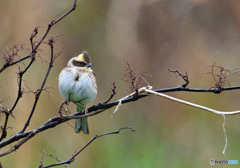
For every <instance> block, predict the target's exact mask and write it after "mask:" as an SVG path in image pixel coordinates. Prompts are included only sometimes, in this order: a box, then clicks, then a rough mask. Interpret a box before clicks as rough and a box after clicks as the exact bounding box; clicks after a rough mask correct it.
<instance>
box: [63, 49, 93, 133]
mask: <svg viewBox="0 0 240 168" xmlns="http://www.w3.org/2000/svg"><path fill="white" fill-rule="evenodd" d="M91 66H92V65H91V59H90V57H89V55H88V53H87V52H86V51H84V52H83V53H81V54H80V55H79V56H77V57H73V58H71V59H70V60H69V61H68V64H67V67H66V68H64V69H63V70H62V71H61V73H60V74H59V84H58V87H59V91H60V94H61V96H62V98H63V99H65V100H68V101H71V102H73V103H75V104H76V105H77V112H78V113H80V112H82V111H83V109H84V108H86V104H87V103H90V102H92V101H93V100H94V99H95V98H96V95H97V83H96V78H95V75H94V73H93V71H92V69H91ZM85 112H86V109H85ZM81 130H82V131H83V133H84V134H89V130H88V123H87V117H84V118H79V119H76V121H75V132H76V133H79V132H80V131H81Z"/></svg>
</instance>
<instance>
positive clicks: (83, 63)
mask: <svg viewBox="0 0 240 168" xmlns="http://www.w3.org/2000/svg"><path fill="white" fill-rule="evenodd" d="M78 65H79V66H80V67H83V66H85V65H86V64H85V62H78Z"/></svg>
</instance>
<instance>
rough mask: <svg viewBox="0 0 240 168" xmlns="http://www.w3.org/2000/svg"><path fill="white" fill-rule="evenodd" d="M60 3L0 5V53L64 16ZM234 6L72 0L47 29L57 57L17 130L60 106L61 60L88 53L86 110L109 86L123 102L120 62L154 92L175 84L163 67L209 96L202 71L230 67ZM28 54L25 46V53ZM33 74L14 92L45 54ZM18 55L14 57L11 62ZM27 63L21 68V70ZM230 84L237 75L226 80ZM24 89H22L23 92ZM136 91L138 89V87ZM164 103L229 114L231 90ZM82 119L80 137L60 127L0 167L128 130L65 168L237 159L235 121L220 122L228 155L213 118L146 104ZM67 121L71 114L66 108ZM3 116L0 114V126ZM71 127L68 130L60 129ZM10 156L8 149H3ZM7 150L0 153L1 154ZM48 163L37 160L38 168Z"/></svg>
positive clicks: (5, 94) (13, 72) (20, 108)
mask: <svg viewBox="0 0 240 168" xmlns="http://www.w3.org/2000/svg"><path fill="white" fill-rule="evenodd" d="M72 3H73V1H66V0H65V1H64V0H61V1H60V0H51V1H48V0H41V1H31V0H25V1H21V0H15V1H13V0H8V1H6V0H0V50H1V51H2V52H4V51H5V49H6V47H7V46H9V47H11V46H13V45H15V44H18V43H26V45H28V46H29V40H28V39H29V37H30V34H31V32H32V30H33V29H34V28H35V27H38V26H40V27H41V28H40V29H39V35H38V36H37V38H40V37H41V36H42V35H43V33H44V32H45V30H46V28H47V24H48V23H49V22H50V21H51V20H53V19H56V18H58V17H59V16H60V15H62V14H63V13H64V12H66V11H67V10H69V9H70V8H71V7H72ZM239 7H240V1H235V0H228V1H226V0H211V1H208V0H181V1H179V0H147V1H146V0H79V1H78V2H77V8H76V10H75V11H74V12H73V13H71V14H70V15H69V16H67V18H64V20H62V21H61V22H60V23H58V24H56V25H55V26H54V27H53V28H52V30H51V32H50V34H49V36H56V35H60V34H61V36H60V37H59V38H58V40H57V43H56V44H55V53H57V52H58V51H60V50H61V48H63V52H62V54H61V55H60V56H59V57H58V58H57V59H56V61H55V62H54V67H53V69H52V70H51V74H50V76H49V78H48V81H47V83H46V87H50V88H49V89H48V90H49V94H48V93H47V92H43V94H42V95H41V98H40V100H39V103H38V106H37V108H36V111H35V114H34V116H33V119H32V120H31V123H30V126H29V127H28V129H27V130H31V129H34V128H37V127H39V126H41V125H42V124H43V123H44V122H46V121H47V120H48V119H49V118H51V117H53V116H56V115H58V109H59V107H60V104H61V103H62V101H63V100H62V98H61V96H60V94H59V92H58V74H59V73H60V71H61V70H62V69H63V68H64V67H65V66H66V64H67V62H68V60H69V59H70V58H71V57H73V56H76V55H78V54H79V53H80V52H82V51H83V50H86V51H88V52H89V54H90V56H91V59H92V65H93V70H94V72H95V74H96V78H97V84H98V96H97V99H96V100H95V101H94V102H93V103H92V104H89V105H88V106H91V105H93V104H95V103H99V102H103V101H105V100H106V99H108V98H109V96H110V94H111V84H112V82H115V83H116V86H117V90H116V91H117V95H116V96H115V97H114V98H113V100H117V99H120V98H122V97H123V96H125V95H126V94H129V91H128V89H129V86H130V85H129V84H128V83H126V82H124V81H123V80H122V78H123V75H124V72H125V67H126V63H125V62H124V61H128V62H129V63H130V64H131V66H132V68H133V69H134V70H136V71H138V72H140V73H141V74H149V75H151V77H150V76H149V75H145V76H144V77H145V79H146V80H147V81H148V82H149V83H150V84H151V85H152V86H153V88H154V89H160V88H168V87H175V86H178V85H181V84H183V81H182V80H181V79H180V78H175V76H174V75H172V74H170V73H169V72H168V69H169V68H172V69H178V70H179V71H181V72H183V73H185V72H188V75H189V79H190V84H189V86H188V87H192V88H210V87H211V86H213V85H214V81H213V79H212V77H211V76H210V75H203V76H202V77H200V75H201V73H203V72H207V71H209V69H205V67H206V66H209V65H212V64H213V63H214V62H216V64H218V65H221V66H223V67H225V68H229V69H233V68H238V67H239V61H240V57H239V53H240V47H239V45H240V34H239V33H240V11H239ZM29 47H30V46H29ZM41 49H42V50H44V51H40V52H39V53H40V55H41V58H40V57H38V58H37V60H36V62H34V64H33V66H32V67H31V68H30V69H29V71H28V72H27V73H26V74H25V76H24V80H25V82H24V89H25V90H26V91H28V87H29V88H31V89H32V90H34V91H35V90H36V89H38V88H39V87H40V85H41V82H42V80H43V78H44V75H45V73H46V68H47V67H48V64H47V63H46V62H45V61H48V60H49V55H50V50H49V47H48V46H47V45H43V46H42V47H41ZM24 55H26V53H24V52H22V53H21V56H24ZM27 62H28V61H26V62H25V64H27ZM0 63H1V66H2V65H3V63H4V60H1V62H0ZM17 72H18V67H17V66H15V67H11V68H8V69H6V70H5V71H4V72H3V73H1V74H0V86H1V87H0V100H5V99H6V100H5V101H4V102H2V105H5V106H7V107H8V108H10V107H11V106H12V105H13V103H14V100H15V98H16V95H17V89H18V87H17ZM229 81H230V83H231V85H233V86H234V85H239V76H233V77H230V78H229ZM25 85H26V86H25ZM144 85H145V84H144V83H142V86H144ZM169 95H172V96H175V97H178V98H182V99H184V100H188V101H191V102H195V103H198V104H201V105H205V106H208V107H210V108H214V109H218V110H222V111H231V110H237V109H239V104H238V99H239V98H240V96H239V91H238V90H235V91H228V92H222V93H221V94H216V95H214V94H212V93H186V92H175V93H169ZM33 101H34V95H33V94H32V93H26V94H24V95H23V98H22V99H21V100H20V102H19V104H18V105H17V107H16V109H15V111H14V115H15V117H16V119H13V118H10V121H9V126H11V127H12V128H9V129H8V137H10V136H11V135H13V134H15V133H17V132H18V131H20V130H21V129H22V128H23V125H24V123H25V122H26V120H27V117H28V115H29V113H30V110H31V108H32V104H33ZM113 110H114V109H110V110H108V111H106V112H104V113H102V114H99V115H96V116H93V117H90V118H89V127H90V134H89V135H83V134H75V132H74V129H73V128H72V127H70V126H69V125H68V124H66V123H65V124H62V125H60V126H57V127H55V128H53V129H49V130H48V131H45V132H43V133H41V134H38V135H37V136H36V137H34V138H33V139H31V140H30V141H29V142H28V143H26V144H24V145H23V146H22V147H21V148H20V149H18V150H17V151H16V152H14V153H12V154H10V155H8V156H5V157H2V158H0V162H1V163H2V165H3V167H4V168H5V167H24V168H25V167H37V166H38V165H39V164H40V161H41V158H42V151H46V153H48V154H52V155H54V156H57V157H58V158H60V159H61V160H67V159H69V158H70V157H71V156H72V154H73V153H74V151H76V150H78V149H80V148H81V147H82V146H83V145H84V144H86V143H87V142H88V141H89V140H90V139H91V138H92V136H93V135H95V134H102V133H106V132H109V131H115V130H117V129H119V128H120V127H124V126H132V127H133V128H134V129H136V132H135V133H133V132H131V131H129V130H124V131H122V132H121V134H119V135H111V136H107V137H104V138H100V139H98V140H96V141H95V142H93V143H92V144H91V145H90V146H89V147H88V148H87V149H86V150H84V151H83V152H82V153H81V154H80V155H79V156H78V157H77V158H76V160H75V161H74V162H73V163H72V164H71V165H69V167H88V168H96V167H107V168H110V167H115V168H122V167H131V168H146V167H182V168H185V167H196V168H198V167H199V168H200V167H220V166H221V165H215V166H210V164H209V161H210V159H216V160H221V159H223V160H226V159H227V160H228V159H230V160H234V159H236V160H238V161H239V162H240V151H239V141H240V135H239V132H240V131H239V125H238V124H239V121H240V119H239V116H238V115H236V116H227V117H226V131H227V137H228V146H227V150H226V155H223V154H222V150H223V148H224V145H225V140H224V133H223V129H222V124H223V117H222V116H218V115H214V114H210V113H208V112H205V111H202V110H198V109H195V108H192V107H187V106H185V105H181V104H178V103H175V102H170V101H169V100H165V99H163V98H160V97H156V96H151V97H147V98H144V99H141V100H139V101H136V102H134V103H128V104H126V105H123V106H121V108H120V110H119V111H118V112H117V113H116V114H115V116H114V117H113V118H111V114H112V112H113ZM70 112H71V113H74V112H75V107H74V105H72V104H71V105H70ZM4 119H5V117H4V115H1V124H0V125H2V124H3V121H4ZM70 124H71V125H74V121H71V122H70ZM8 147H10V146H8ZM6 149H7V148H3V149H1V151H5V150H6ZM50 163H55V160H54V159H52V158H50V157H46V158H45V161H44V165H47V164H50Z"/></svg>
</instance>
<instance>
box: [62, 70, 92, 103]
mask: <svg viewBox="0 0 240 168" xmlns="http://www.w3.org/2000/svg"><path fill="white" fill-rule="evenodd" d="M93 77H94V76H93ZM94 80H95V77H94ZM59 90H60V93H61V96H62V97H63V98H64V99H66V100H70V101H73V102H75V103H77V102H79V103H81V104H84V105H85V104H87V103H90V102H92V101H93V100H94V99H95V97H96V95H97V90H96V88H95V87H94V84H93V82H92V80H91V78H90V77H89V74H88V73H80V72H79V70H78V69H76V68H69V67H68V68H65V69H63V70H62V72H61V73H60V75H59Z"/></svg>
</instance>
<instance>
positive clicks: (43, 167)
mask: <svg viewBox="0 0 240 168" xmlns="http://www.w3.org/2000/svg"><path fill="white" fill-rule="evenodd" d="M123 129H130V130H131V131H133V132H135V130H134V129H133V128H132V127H122V128H120V129H118V130H117V131H113V132H108V133H104V134H101V135H95V136H93V137H92V139H91V140H90V141H88V143H87V144H85V145H84V146H83V147H82V148H81V149H80V150H78V151H77V152H76V153H75V154H73V156H72V157H71V158H70V159H68V160H67V161H64V162H59V163H55V164H51V165H48V166H42V164H41V165H40V166H39V167H38V168H49V167H54V166H60V165H64V164H70V163H72V162H73V161H74V159H75V158H76V157H77V156H78V155H79V154H80V153H81V152H82V151H83V150H84V149H85V148H86V147H88V146H89V145H90V144H91V143H92V142H93V141H94V140H95V139H97V138H100V137H103V136H106V135H112V134H119V133H120V131H121V130H123Z"/></svg>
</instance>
